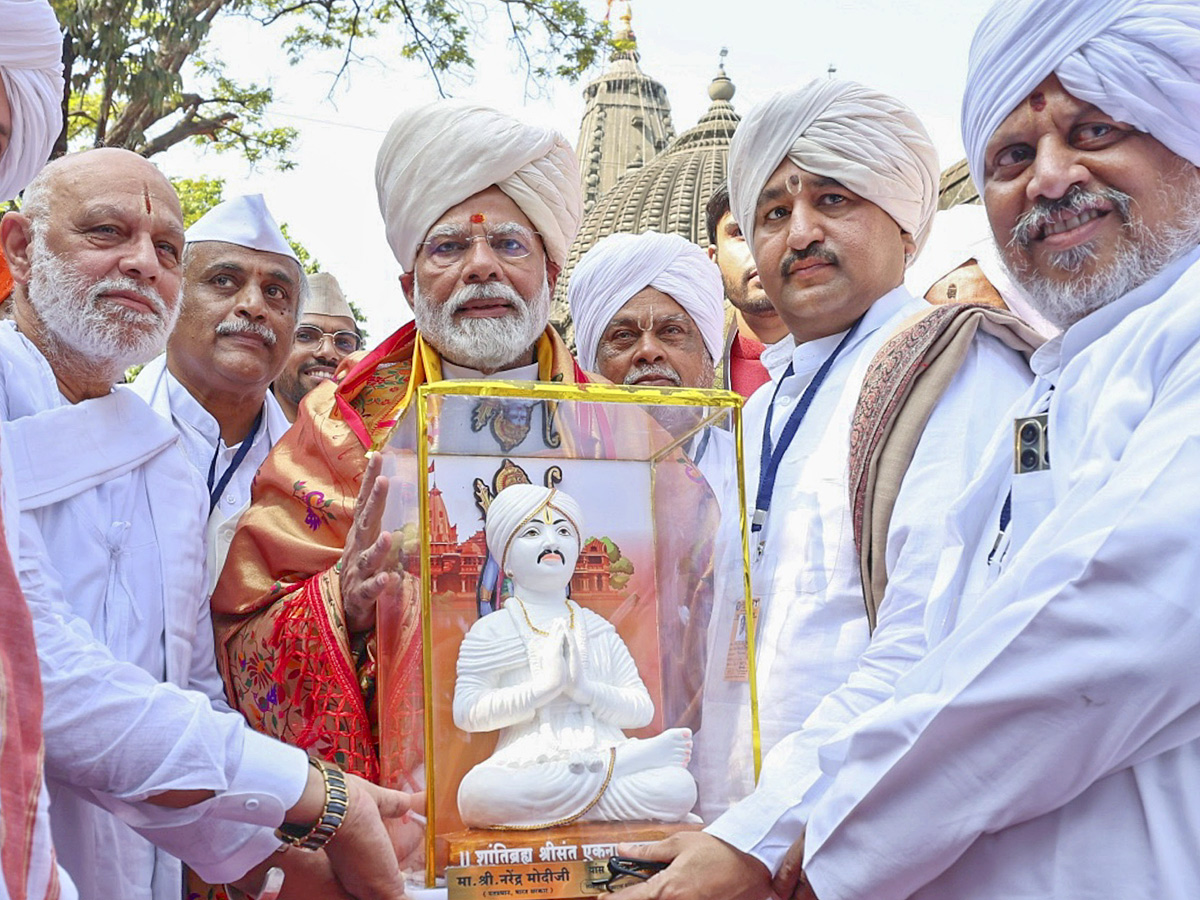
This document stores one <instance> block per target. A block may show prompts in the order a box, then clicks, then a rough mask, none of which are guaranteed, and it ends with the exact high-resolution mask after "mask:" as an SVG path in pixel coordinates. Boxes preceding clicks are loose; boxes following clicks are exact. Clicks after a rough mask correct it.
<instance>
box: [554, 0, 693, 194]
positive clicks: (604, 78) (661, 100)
mask: <svg viewBox="0 0 1200 900" xmlns="http://www.w3.org/2000/svg"><path fill="white" fill-rule="evenodd" d="M613 6H616V7H618V8H622V9H621V12H620V16H619V19H618V21H617V24H616V27H615V29H614V34H613V38H612V44H613V53H612V56H610V57H609V65H608V68H607V69H605V70H604V73H603V74H601V76H600V77H599V78H597V79H596V80H595V81H592V82H591V83H589V84H588V86H587V87H586V88H584V91H583V97H584V103H585V105H584V111H583V121H582V122H581V123H580V126H579V144H578V146H577V147H576V148H575V149H576V152H577V153H578V155H579V163H580V168H581V170H582V177H583V200H584V209H585V210H587V209H591V208H592V206H594V205H595V203H596V202H597V201H598V200H599V199H600V198H601V197H603V196H604V194H605V193H607V192H608V190H609V189H610V188H611V187H612V186H613V185H614V184H616V183H617V181H618V179H620V178H621V176H622V175H624V174H625V173H626V172H627V171H629V170H630V169H636V168H638V167H640V166H644V165H645V164H646V163H648V162H650V160H652V159H653V158H654V157H655V156H657V155H658V154H659V153H661V152H662V151H663V150H664V149H665V148H666V146H667V144H669V143H670V141H671V138H673V137H674V136H675V130H674V128H673V126H672V125H671V104H670V102H669V101H668V100H667V89H666V88H664V87H663V86H662V85H661V84H660V83H659V82H657V81H655V80H654V79H653V78H651V77H650V76H649V75H647V74H645V73H644V72H643V71H642V68H641V65H640V64H639V62H640V59H641V57H640V55H639V54H638V48H637V37H636V36H635V35H634V33H633V24H632V21H633V12H632V10H631V8H630V3H628V2H621V0H617V2H615V3H613V2H611V0H610V4H609V12H610V14H611V13H612V11H613Z"/></svg>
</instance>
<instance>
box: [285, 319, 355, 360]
mask: <svg viewBox="0 0 1200 900" xmlns="http://www.w3.org/2000/svg"><path fill="white" fill-rule="evenodd" d="M325 338H331V339H332V340H333V346H334V347H336V348H337V351H338V352H339V353H353V352H354V351H356V350H357V349H358V348H359V347H361V346H362V338H360V337H359V336H358V335H357V334H356V333H355V332H353V331H322V330H321V329H320V328H318V327H317V326H316V325H300V326H297V328H296V343H297V344H300V345H301V346H303V347H308V346H312V345H313V344H319V343H321V342H322V341H323V340H325Z"/></svg>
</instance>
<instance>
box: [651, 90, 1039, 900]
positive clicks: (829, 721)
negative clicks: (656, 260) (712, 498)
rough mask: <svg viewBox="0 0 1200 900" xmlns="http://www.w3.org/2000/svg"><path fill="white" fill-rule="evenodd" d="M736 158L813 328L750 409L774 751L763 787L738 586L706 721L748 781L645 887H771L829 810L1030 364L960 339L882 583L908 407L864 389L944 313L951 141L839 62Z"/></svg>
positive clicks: (786, 288)
mask: <svg viewBox="0 0 1200 900" xmlns="http://www.w3.org/2000/svg"><path fill="white" fill-rule="evenodd" d="M729 173H730V174H729V183H730V198H731V208H732V210H733V214H734V219H735V221H737V222H738V223H739V224H740V225H741V230H742V232H743V233H744V235H745V238H746V242H747V243H748V245H749V246H750V247H751V249H752V251H753V253H754V261H755V263H756V264H757V267H758V272H759V277H760V278H761V279H762V283H763V287H764V288H765V290H766V293H767V296H768V297H770V299H771V302H772V303H773V304H774V306H775V308H776V310H777V311H778V312H779V315H780V318H781V319H782V320H783V321H784V322H785V323H786V324H787V326H788V330H789V331H790V332H791V335H792V337H793V339H794V340H795V343H796V347H795V350H794V352H793V353H792V356H791V359H790V361H789V365H788V367H787V369H786V371H785V372H784V373H783V375H782V377H781V378H780V379H779V380H778V381H776V382H775V383H773V384H772V383H768V384H766V385H764V386H763V387H761V388H760V389H759V390H758V392H757V393H755V395H754V396H753V397H752V398H751V399H750V401H749V402H748V403H747V405H746V411H745V417H744V423H745V434H746V435H747V449H746V454H745V457H746V470H747V471H746V487H747V495H748V497H747V499H748V501H749V502H748V507H749V508H748V509H747V517H748V518H749V519H750V521H751V535H750V557H751V559H750V562H751V582H752V588H753V591H754V596H755V597H756V598H757V600H758V622H757V629H756V633H755V634H756V647H755V661H756V665H757V672H756V677H757V688H758V703H759V722H760V730H761V742H762V749H763V752H764V754H765V758H764V760H763V766H762V776H761V780H760V781H759V784H758V786H757V789H756V788H755V784H754V780H753V770H752V768H751V767H750V766H749V765H748V763H747V760H749V759H750V758H751V746H750V725H749V710H748V707H749V689H748V685H747V684H746V683H745V681H741V680H738V679H737V678H736V677H731V674H736V671H737V670H736V669H734V670H733V671H732V672H731V669H732V668H733V667H731V666H729V665H728V663H727V660H728V659H732V658H734V657H735V654H743V655H744V654H746V653H747V652H748V650H747V648H746V646H745V642H744V641H739V640H738V629H737V625H738V618H737V612H738V610H737V606H736V603H735V602H734V601H733V600H730V601H727V602H725V603H724V608H722V607H718V609H716V610H715V611H714V614H713V618H714V623H715V624H714V626H713V634H714V637H713V638H711V643H712V644H713V645H715V646H717V647H720V648H722V652H721V653H718V654H717V664H716V665H710V666H709V671H708V677H707V680H706V683H705V694H704V697H705V705H704V721H705V723H709V722H712V721H716V722H720V723H722V727H719V728H706V727H702V728H701V729H700V731H699V732H698V733H697V735H696V755H695V758H694V759H695V767H696V768H695V771H696V772H697V774H698V780H699V781H700V783H701V784H702V785H706V784H707V785H710V786H711V785H713V784H717V783H719V782H720V779H722V778H725V779H726V780H727V781H728V783H729V786H730V787H729V791H728V793H727V794H726V795H725V796H724V797H718V798H716V801H715V802H712V803H709V804H707V805H706V804H705V803H704V799H703V797H704V793H703V792H702V803H701V816H702V817H703V818H704V819H705V820H706V821H709V822H711V824H710V825H709V826H708V828H707V829H706V833H698V834H687V835H676V836H675V837H673V838H671V839H669V840H667V841H664V842H663V843H662V844H659V845H656V846H654V847H651V848H650V849H649V850H647V851H639V854H644V855H650V856H652V857H653V858H657V859H664V860H670V859H674V858H675V857H679V860H678V862H677V863H676V864H675V865H672V866H671V867H670V868H669V869H668V870H667V871H666V872H664V873H662V874H661V875H659V876H656V877H655V878H654V879H652V880H651V881H650V882H649V883H648V884H647V885H645V886H639V887H634V888H630V889H629V890H630V891H632V892H633V893H630V894H629V895H628V896H629V897H630V898H631V900H646V898H650V897H671V898H674V897H693V896H719V897H747V898H749V897H755V898H759V897H763V896H766V894H767V892H768V891H769V889H770V881H771V876H772V874H773V872H774V870H775V869H776V868H777V867H778V865H779V863H780V861H781V860H782V858H783V856H784V854H785V853H786V852H787V850H788V848H789V847H790V845H791V843H792V841H793V839H794V838H795V822H796V821H797V819H799V820H800V821H803V817H804V816H805V815H806V814H807V812H808V810H809V808H810V807H809V806H806V805H805V802H806V801H807V802H808V803H811V800H812V798H813V797H815V796H819V794H820V791H821V788H822V787H823V785H824V780H823V776H822V768H821V761H820V759H819V756H818V750H819V748H820V746H821V744H822V743H824V741H825V740H827V739H828V737H829V736H830V735H831V734H835V733H837V732H838V731H839V730H840V729H841V728H842V727H843V725H844V724H845V723H846V722H847V721H850V720H851V719H853V718H854V716H855V715H857V714H858V713H859V712H861V711H863V710H866V709H870V708H872V707H874V706H875V705H876V704H877V703H878V702H879V701H880V699H881V698H883V697H884V696H886V695H887V694H888V693H890V690H891V686H892V684H893V683H894V682H895V680H896V679H897V678H899V677H901V675H902V673H903V672H905V671H906V670H907V669H908V668H909V667H910V666H912V665H913V664H914V663H915V662H916V661H917V660H919V659H920V658H921V656H922V655H923V653H924V651H925V624H924V623H925V617H926V607H925V604H926V599H927V597H928V594H929V592H930V590H931V585H932V583H933V581H934V578H935V574H936V569H937V564H938V559H939V556H940V554H941V553H942V550H943V535H942V531H941V529H940V528H939V527H938V526H939V524H940V519H941V515H942V513H943V512H944V510H945V509H946V508H947V507H948V506H949V505H950V503H951V502H952V501H953V500H954V499H955V497H957V496H958V494H959V493H960V491H961V490H962V488H963V487H964V486H965V485H966V484H967V483H968V481H969V479H970V476H971V473H972V471H973V465H974V461H975V460H976V459H977V457H978V455H979V453H980V452H982V450H983V448H984V447H985V446H986V445H987V441H988V439H989V438H990V437H991V435H992V434H993V432H994V429H995V421H996V417H997V415H998V414H999V412H1000V411H1001V410H1003V409H1005V408H1006V407H1007V406H1008V405H1009V404H1010V403H1011V402H1012V401H1013V400H1014V399H1015V398H1016V397H1017V396H1019V394H1020V392H1021V391H1022V390H1023V389H1024V388H1025V387H1026V385H1027V384H1028V383H1029V379H1030V374H1029V370H1028V366H1027V363H1026V362H1025V360H1024V358H1023V357H1022V356H1021V355H1020V354H1018V353H1016V352H1014V351H1013V350H1011V349H1009V348H1008V347H1007V346H1005V345H1004V344H1003V343H1002V342H1001V341H1000V340H997V339H995V338H993V337H992V336H991V335H986V334H985V335H978V336H976V337H974V338H972V336H971V333H970V332H967V333H966V339H965V340H964V341H962V342H961V343H959V342H958V341H957V340H955V341H954V342H953V343H954V344H955V346H957V347H958V351H959V353H961V358H960V359H955V361H954V363H953V364H952V365H951V367H950V369H949V370H948V371H947V372H946V383H945V385H944V390H942V391H941V392H940V393H939V394H936V395H935V396H934V397H933V399H932V402H930V403H929V405H928V408H927V409H926V410H924V414H923V415H922V417H921V418H920V419H919V420H918V421H917V422H916V423H915V427H914V423H912V422H909V423H907V425H906V426H905V427H904V428H902V429H901V430H902V431H904V432H906V433H910V436H911V445H910V447H909V451H910V459H908V460H901V461H899V463H900V464H899V465H898V468H899V472H900V473H901V474H900V477H899V478H898V479H896V480H895V481H893V482H892V483H890V484H889V488H890V489H891V490H894V491H895V495H894V496H892V497H891V498H890V499H891V500H893V501H894V505H893V506H892V507H891V508H890V509H891V514H890V517H885V518H884V521H883V522H882V525H881V527H880V532H881V533H880V534H878V535H873V537H874V539H875V540H876V541H879V542H882V543H883V545H884V546H885V548H886V549H885V550H884V551H883V552H881V554H880V556H881V557H883V558H882V559H881V560H879V562H878V568H877V574H878V576H879V577H880V579H881V580H884V581H886V592H885V593H883V595H882V597H881V598H875V599H873V598H872V595H870V594H868V591H869V590H871V589H872V588H873V587H874V586H875V585H874V583H873V580H874V579H873V578H872V579H868V578H866V572H865V570H864V567H863V565H862V556H861V555H860V552H859V551H860V541H861V537H860V534H861V532H859V531H858V530H857V529H856V516H859V514H860V513H859V509H857V508H856V504H854V503H853V502H852V497H851V490H852V489H854V488H856V487H857V480H855V481H853V482H852V480H851V463H852V461H853V459H854V454H855V452H856V449H858V448H859V446H860V445H861V444H863V443H864V442H866V441H867V440H868V439H869V438H870V437H871V434H872V428H873V426H874V425H875V422H874V421H873V420H872V418H875V419H882V418H884V416H885V414H886V413H887V412H888V410H886V409H885V410H884V411H882V412H880V413H876V414H875V415H874V417H872V418H865V417H864V416H863V410H864V404H863V400H864V398H866V399H868V400H870V399H871V398H873V397H875V396H878V395H883V396H887V397H888V398H889V399H890V398H891V397H892V396H893V394H892V393H891V392H892V390H893V389H894V387H895V386H894V385H891V384H886V383H885V384H882V385H881V384H880V383H878V381H877V375H878V372H879V371H880V369H879V363H878V361H877V360H876V356H877V354H878V356H879V359H880V360H882V361H884V363H890V364H888V365H886V366H885V371H890V370H894V369H899V370H902V371H903V370H905V367H906V366H905V365H900V364H899V363H897V362H893V361H897V360H908V359H909V358H910V357H912V356H913V354H912V352H911V347H912V346H913V345H914V344H915V343H916V341H917V337H916V336H919V335H920V334H921V333H922V332H920V331H918V330H917V329H918V328H919V327H922V325H923V323H925V322H926V321H928V320H929V314H930V313H931V307H930V306H929V305H928V304H926V303H925V301H924V300H920V299H916V298H914V297H912V295H910V294H909V293H908V292H907V291H906V290H905V289H904V286H903V279H904V272H905V269H906V268H907V266H908V265H909V264H910V263H911V262H912V261H913V259H915V258H916V256H917V254H918V253H919V252H920V250H921V248H922V246H923V244H924V242H925V239H926V237H927V236H928V233H929V228H930V223H931V221H932V218H933V214H934V210H935V207H936V204H937V185H938V165H937V158H936V154H935V152H934V149H933V146H932V144H931V142H930V140H929V137H928V135H927V133H926V131H925V128H924V126H923V125H922V124H921V122H920V121H919V120H918V118H917V117H916V115H915V114H914V113H913V112H912V111H911V110H910V109H909V108H908V107H906V106H905V105H904V104H902V103H900V102H899V101H898V100H896V99H894V98H892V97H890V96H888V95H886V94H883V93H881V92H879V91H876V90H873V89H870V88H867V87H863V86H862V85H859V84H855V83H853V82H846V81H834V80H826V79H821V80H818V81H813V82H811V83H809V84H807V85H805V86H804V87H801V88H798V89H792V90H787V91H783V92H781V93H779V94H776V95H775V96H773V97H771V98H769V99H768V100H766V101H765V102H764V103H762V104H760V105H759V106H757V107H755V108H754V109H752V110H751V111H750V112H749V113H748V114H747V116H746V117H745V118H744V119H743V120H742V122H741V124H740V125H739V127H738V130H737V133H736V134H735V135H734V138H733V141H732V143H731V146H730V160H729ZM923 314H925V315H924V317H922V316H923ZM914 321H916V323H917V324H916V325H915V326H913V327H909V326H910V325H912V323H913V322H914ZM885 344H886V350H884V348H885ZM951 355H952V356H955V355H957V354H951ZM916 358H917V359H920V358H921V357H920V356H919V355H918V356H917V357H916ZM914 368H915V369H917V370H920V369H921V368H923V366H922V365H921V364H918V365H916V366H915V367H914ZM884 388H886V390H884ZM896 396H899V395H896ZM906 405H907V404H906ZM866 408H869V407H866ZM894 462H895V461H893V463H894ZM904 462H907V467H906V468H905V466H904V465H903V463H904ZM873 499H875V502H876V503H877V504H882V503H883V502H884V500H883V499H882V498H881V497H878V496H877V497H875V498H873ZM868 534H870V532H869V531H868ZM863 549H864V550H866V549H869V548H868V547H867V546H866V545H863ZM718 602H719V603H720V602H721V600H720V599H719V600H718ZM710 656H711V654H710ZM751 791H753V793H751ZM746 794H749V796H748V797H746V798H745V799H744V800H742V801H741V802H740V803H736V804H735V805H734V806H732V807H731V808H728V809H726V807H727V806H728V801H729V800H736V799H738V798H739V797H743V796H745V795H746ZM710 796H711V791H710ZM721 800H725V801H726V803H725V804H724V805H722V803H721V802H720V801H721ZM715 815H719V818H717V819H716V821H715V822H712V818H713V816H715Z"/></svg>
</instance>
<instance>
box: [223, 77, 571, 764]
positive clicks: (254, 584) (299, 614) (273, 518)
mask: <svg viewBox="0 0 1200 900" xmlns="http://www.w3.org/2000/svg"><path fill="white" fill-rule="evenodd" d="M375 182H376V188H377V190H378V193H379V208H380V211H381V213H382V214H383V218H384V223H385V225H386V229H387V237H388V242H389V244H390V245H391V248H392V252H393V253H394V254H395V256H396V259H397V260H398V261H399V263H400V265H401V267H402V268H403V269H404V275H403V276H402V277H401V285H402V287H403V289H404V293H405V296H406V297H407V298H408V300H409V302H410V303H411V304H412V307H413V311H414V313H415V317H416V318H415V322H414V323H412V324H410V325H406V326H405V327H403V328H401V329H400V330H399V331H398V332H396V333H395V334H393V335H392V336H391V337H389V338H387V339H385V340H384V341H383V342H382V343H381V344H380V345H379V346H378V347H376V348H375V349H374V350H372V351H371V352H370V353H368V354H366V355H365V356H364V355H355V356H352V357H349V358H348V359H346V360H345V361H344V362H343V363H342V365H341V366H340V367H339V370H338V373H337V375H336V377H335V380H334V381H330V382H327V383H326V384H322V385H320V386H318V387H316V388H315V389H313V390H312V391H311V392H309V394H308V395H307V396H306V397H305V398H304V400H303V401H302V402H301V404H300V413H299V415H298V416H297V419H296V422H295V423H294V424H293V426H292V428H291V430H290V431H289V432H288V433H287V434H286V435H285V436H284V438H283V439H282V440H281V441H280V442H279V444H277V445H276V447H275V449H274V450H273V451H272V453H271V455H270V456H269V457H268V458H267V461H266V463H265V464H264V465H263V467H262V469H260V471H259V474H258V477H257V479H256V481H255V485H254V491H253V496H252V502H251V506H250V509H249V510H247V511H246V513H245V515H243V516H242V519H241V522H240V523H239V525H238V530H237V532H236V533H235V535H234V539H233V545H232V547H231V548H230V552H229V558H228V561H227V563H226V566H225V568H224V570H223V572H222V574H221V579H220V581H219V582H218V584H217V588H216V591H215V592H214V594H213V601H212V602H213V618H214V622H215V624H216V628H217V654H218V660H219V663H220V666H221V671H222V674H223V675H224V677H225V679H226V683H227V685H228V688H229V695H230V697H232V698H234V700H235V703H236V705H237V708H238V709H239V710H241V711H242V712H243V713H244V714H245V715H246V717H247V718H248V719H249V720H250V722H251V723H252V724H253V725H254V726H255V727H256V728H259V729H261V730H264V731H266V732H267V733H269V734H274V735H277V736H280V737H282V738H284V739H285V740H302V741H303V742H304V743H305V745H306V746H312V747H314V748H319V751H320V752H321V753H322V754H323V755H325V756H326V757H328V758H330V759H337V760H338V761H339V762H340V763H342V764H343V765H346V766H347V767H348V768H349V769H350V770H351V771H354V772H357V773H359V774H361V775H363V776H365V777H368V778H378V777H379V755H378V747H377V745H376V740H377V738H376V734H377V729H376V725H377V721H376V716H377V704H376V703H375V702H374V692H375V660H376V652H375V651H376V631H375V610H376V605H377V603H379V604H382V603H383V602H384V601H385V600H386V601H388V602H392V603H394V604H395V606H394V608H396V609H398V610H399V611H400V614H399V618H400V619H401V622H400V624H399V625H398V628H399V629H400V632H401V633H400V634H399V635H398V636H397V638H396V640H397V642H398V644H399V645H400V646H401V647H403V648H405V649H403V650H402V651H401V654H402V657H401V660H399V661H396V662H395V663H394V664H395V665H396V666H397V667H398V669H399V670H401V671H403V672H404V677H405V678H406V679H408V682H407V683H406V688H405V689H404V690H401V691H399V694H400V695H403V696H408V697H416V698H417V699H416V700H415V701H414V702H412V703H410V704H408V705H407V706H406V707H405V708H404V709H403V710H400V711H399V712H394V715H396V716H399V717H400V718H403V719H404V721H403V722H401V723H398V728H399V730H400V731H401V732H402V733H403V735H404V738H403V739H404V740H407V741H408V744H407V745H406V746H404V747H400V748H395V749H396V758H397V759H398V760H399V767H400V768H401V769H402V770H403V773H404V775H403V777H405V778H406V779H407V780H408V781H409V783H413V784H415V783H418V779H419V770H420V767H421V765H422V758H423V744H422V737H421V735H422V716H421V707H420V702H419V698H420V693H421V675H420V671H421V670H420V665H419V659H420V657H419V652H420V639H421V638H420V617H419V616H418V614H417V604H416V602H415V601H414V599H413V598H412V597H411V596H408V595H407V594H404V593H403V592H404V591H405V590H406V589H405V587H404V582H403V581H402V579H401V578H400V575H399V573H398V572H396V571H395V570H394V567H390V566H389V563H388V559H389V556H391V555H392V554H391V553H390V550H391V541H392V536H391V534H390V533H389V532H383V533H382V534H381V533H380V516H381V513H382V507H383V500H384V495H385V492H386V487H387V480H386V479H384V478H381V477H379V472H380V468H379V464H380V462H381V459H380V457H379V455H378V454H375V455H374V458H372V459H371V461H370V462H368V451H370V450H374V449H377V448H378V446H379V445H380V444H381V443H383V442H384V441H386V440H387V438H388V436H389V435H390V434H391V432H392V431H393V429H394V428H395V427H396V423H397V422H398V421H400V420H402V419H403V417H404V416H405V413H406V412H407V411H409V410H410V409H411V408H412V407H413V405H414V404H413V402H412V401H413V398H414V396H415V394H416V388H417V387H418V386H419V385H421V384H424V383H427V382H431V381H437V380H441V379H450V378H468V377H470V378H492V377H495V378H505V379H515V380H541V381H550V380H554V381H560V382H566V383H575V382H581V381H585V380H586V378H585V376H584V374H583V372H582V371H581V370H580V369H579V368H578V366H576V364H575V360H574V359H573V358H572V357H571V355H570V353H569V352H568V351H567V348H566V347H565V345H564V344H563V343H562V341H561V339H559V337H558V336H557V334H556V333H555V332H554V329H553V328H552V327H549V326H548V321H549V315H550V296H551V290H552V289H553V287H554V283H555V281H556V279H557V277H558V274H559V272H560V271H561V268H562V265H563V263H564V261H565V259H566V254H567V249H568V248H569V247H570V245H571V241H572V240H573V239H574V236H575V231H576V229H577V228H578V225H579V220H580V216H581V214H582V202H581V194H580V185H579V167H578V163H577V161H576V159H575V154H574V153H573V152H572V150H571V148H570V146H569V144H568V143H567V141H566V140H565V139H564V138H563V137H562V135H560V134H558V133H557V132H555V131H551V130H547V129H544V128H537V127H533V126H530V125H526V124H524V123H522V122H519V121H517V120H515V119H513V118H511V117H509V116H507V115H503V114H501V113H498V112H496V111H494V110H491V109H488V108H486V107H482V106H478V105H475V104H471V103H465V102H461V101H439V102H436V103H432V104H429V105H426V106H422V107H418V108H416V109H413V110H409V111H407V112H404V113H401V114H400V115H399V116H398V117H397V119H396V120H395V122H394V123H393V124H392V127H391V129H390V130H389V132H388V134H387V136H386V137H385V138H384V141H383V145H382V147H381V148H380V150H379V155H378V159H377V163H376V169H375ZM486 412H487V411H486V410H482V409H481V410H479V415H477V416H476V417H474V421H473V425H472V427H475V426H478V427H477V428H476V430H477V431H478V432H479V438H480V440H481V441H487V442H492V446H493V447H501V448H505V451H504V452H508V451H509V450H511V451H513V452H524V450H527V449H528V450H531V451H532V450H536V449H537V448H539V447H545V446H547V444H546V441H547V439H549V438H551V437H552V435H550V434H549V432H548V430H547V423H546V421H545V420H544V418H543V412H542V410H541V409H540V408H537V409H534V410H529V409H527V408H524V409H522V410H521V413H522V415H521V416H516V415H514V416H513V417H512V418H505V416H506V415H507V412H506V411H505V410H500V411H498V412H497V411H495V410H492V411H491V412H492V415H491V416H490V417H489V416H488V415H485V413H486ZM414 660H416V661H417V662H414Z"/></svg>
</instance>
